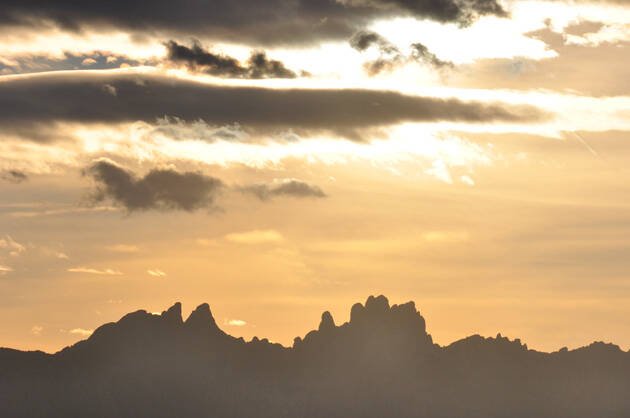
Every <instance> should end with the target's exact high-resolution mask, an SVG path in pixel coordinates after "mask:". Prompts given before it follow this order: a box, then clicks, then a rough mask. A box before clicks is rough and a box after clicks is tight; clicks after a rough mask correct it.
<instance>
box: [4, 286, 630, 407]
mask: <svg viewBox="0 0 630 418" xmlns="http://www.w3.org/2000/svg"><path fill="white" fill-rule="evenodd" d="M33 388H36V390H34V389H33ZM627 393H630V352H625V351H622V350H621V349H620V348H619V347H618V346H616V345H614V344H610V343H603V342H595V343H592V344H590V345H588V346H585V347H581V348H578V349H575V350H568V349H565V348H563V349H560V350H558V351H555V352H552V353H545V352H540V351H536V350H531V349H529V348H528V347H527V345H526V344H523V343H522V342H521V341H520V339H518V338H517V339H514V340H510V339H509V338H506V337H503V336H502V335H501V334H498V335H497V336H496V337H482V336H480V335H472V336H469V337H466V338H463V339H461V340H458V341H456V342H454V343H451V344H449V345H446V346H440V345H438V344H435V343H434V342H433V339H432V337H431V335H430V334H429V333H428V332H427V330H426V322H425V320H424V318H423V316H422V315H421V314H420V312H419V311H418V310H417V309H416V306H415V304H414V303H413V302H407V303H403V304H398V305H396V304H395V305H391V306H390V304H389V301H388V300H387V298H386V297H385V296H383V295H380V296H376V297H375V296H370V297H368V299H367V300H366V301H365V303H364V304H361V303H357V304H354V305H353V306H352V308H351V311H350V320H349V321H348V322H345V323H343V324H340V325H336V324H335V321H334V318H333V317H332V315H331V314H330V312H328V311H325V312H324V313H322V316H321V320H320V323H319V326H318V327H317V328H316V329H314V330H312V331H310V332H308V333H306V335H304V337H296V338H295V340H294V343H293V346H291V347H285V346H282V345H280V344H277V343H272V342H270V341H269V340H268V339H266V338H263V339H259V338H258V337H253V338H252V339H251V340H250V341H249V342H246V341H245V340H244V339H243V338H236V337H233V336H230V335H229V334H227V333H225V332H224V331H222V330H221V329H220V328H219V326H218V325H217V323H216V321H215V319H214V317H213V315H212V311H211V309H210V306H209V305H208V304H207V303H204V304H201V305H199V306H198V307H197V308H196V309H194V310H193V311H192V312H191V313H190V315H189V316H188V317H187V318H186V319H185V320H184V319H183V317H182V307H181V303H179V302H177V303H175V304H174V305H172V306H171V307H170V308H168V309H166V310H164V311H163V312H162V313H161V314H152V313H149V312H147V311H145V310H138V311H135V312H131V313H129V314H126V315H124V316H123V317H122V318H121V319H120V320H118V321H117V322H111V323H107V324H104V325H102V326H100V327H99V328H97V329H96V330H95V331H94V333H93V334H92V335H91V336H90V337H89V338H87V339H86V340H83V341H79V342H77V343H76V344H73V345H71V346H69V347H66V348H64V349H63V350H61V351H59V352H57V353H55V354H46V353H43V352H37V351H35V352H20V351H17V350H11V349H6V348H5V349H0V404H6V405H9V408H8V411H9V412H10V415H9V416H11V417H29V418H32V417H39V416H41V417H50V416H52V417H75V416H76V417H82V416H95V417H100V416H102V417H110V416H122V417H127V416H128V417H132V416H134V417H135V416H157V417H188V416H190V417H193V416H195V417H196V416H224V417H243V416H261V417H267V416H269V417H272V416H273V417H277V416H304V417H320V416H322V417H323V416H326V417H335V416H339V417H353V416H365V417H382V416H428V417H453V416H458V417H464V418H467V417H482V416H483V417H504V416H505V417H508V416H509V417H531V416H537V417H550V418H551V417H553V418H558V417H589V418H590V417H592V416H602V417H607V416H610V417H613V416H614V417H616V416H627V415H628V413H630V400H627V399H626V398H627V396H626V394H627ZM454 399H457V402H454ZM42 405H43V406H42ZM50 408H53V409H54V411H55V412H54V413H53V414H52V415H51V412H50V411H51V409H50ZM57 411H58V412H57ZM418 411H423V413H422V414H420V415H419V413H418Z"/></svg>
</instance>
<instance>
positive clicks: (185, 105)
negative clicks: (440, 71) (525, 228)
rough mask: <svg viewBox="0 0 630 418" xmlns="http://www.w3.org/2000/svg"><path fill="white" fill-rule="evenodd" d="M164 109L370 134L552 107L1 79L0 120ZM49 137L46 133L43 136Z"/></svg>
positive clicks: (149, 79) (60, 78)
mask: <svg viewBox="0 0 630 418" xmlns="http://www.w3.org/2000/svg"><path fill="white" fill-rule="evenodd" d="M164 116H172V117H177V118H179V119H181V120H183V121H188V122H189V121H198V120H203V121H205V122H206V123H208V124H210V125H214V126H226V125H232V124H235V123H237V124H239V126H242V127H243V129H250V130H254V131H256V132H260V133H265V132H267V133H269V132H272V133H273V132H278V131H287V130H291V131H292V132H294V133H295V134H297V135H300V136H303V135H305V134H310V133H313V132H318V133H327V132H328V133H332V134H335V135H337V136H343V137H345V138H349V139H353V140H365V139H367V138H368V135H366V133H370V132H372V131H374V130H375V129H376V130H378V129H379V128H382V127H385V126H389V125H394V124H398V123H403V122H438V121H457V122H470V123H490V122H508V123H515V122H537V121H541V120H545V119H547V118H549V117H550V115H549V114H548V113H546V112H544V111H542V110H540V109H538V108H536V107H533V106H529V105H511V104H510V105H508V104H502V103H480V102H463V101H461V100H458V99H442V98H434V97H419V96H409V95H404V94H401V93H397V92H391V91H375V90H363V89H298V88H296V89H273V88H262V87H241V86H238V87H235V86H222V85H213V84H207V83H199V82H195V81H191V80H182V79H177V78H172V77H167V76H164V75H151V74H138V73H120V72H112V73H102V72H98V73H92V72H89V71H86V72H76V71H75V72H73V73H72V74H68V73H59V74H55V73H48V74H42V75H34V76H29V77H16V78H12V79H9V80H6V81H4V82H2V83H0V128H3V129H6V130H9V131H10V130H13V131H14V132H17V131H18V130H19V129H26V127H29V126H31V125H32V124H33V123H37V124H43V125H51V124H54V122H56V121H70V122H82V123H101V122H102V123H107V122H110V123H116V122H133V121H138V120H140V121H146V122H150V123H155V122H156V121H157V120H158V119H159V118H163V117H164ZM38 139H39V140H44V138H38Z"/></svg>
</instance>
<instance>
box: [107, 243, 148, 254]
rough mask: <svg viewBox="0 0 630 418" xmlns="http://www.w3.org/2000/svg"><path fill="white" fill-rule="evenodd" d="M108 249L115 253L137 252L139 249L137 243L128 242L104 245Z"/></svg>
mask: <svg viewBox="0 0 630 418" xmlns="http://www.w3.org/2000/svg"><path fill="white" fill-rule="evenodd" d="M105 248H106V249H107V250H108V251H113V252H117V253H137V252H139V251H140V247H138V246H137V245H129V244H116V245H110V246H107V247H105Z"/></svg>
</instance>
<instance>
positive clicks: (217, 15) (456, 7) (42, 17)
mask: <svg viewBox="0 0 630 418" xmlns="http://www.w3.org/2000/svg"><path fill="white" fill-rule="evenodd" d="M483 15H495V16H501V17H505V16H507V13H506V11H505V10H504V9H503V8H502V6H501V5H500V4H499V3H498V2H497V0H265V1H260V0H214V1H211V2H208V1H205V0H181V1H179V2H177V3H176V4H175V3H173V2H172V1H167V0H155V1H152V2H151V3H150V5H149V4H147V3H146V2H145V1H141V0H125V1H122V0H112V1H108V2H76V1H73V0H5V1H3V3H2V7H1V8H0V25H3V26H16V25H30V26H33V27H37V28H41V26H42V24H43V22H53V23H54V24H55V25H56V26H59V27H62V28H64V29H65V30H71V31H81V30H87V29H90V30H94V29H112V28H117V29H123V30H129V31H134V32H144V33H150V32H156V31H159V32H163V33H165V32H168V33H174V34H180V35H184V36H190V35H194V36H198V37H200V36H204V37H211V38H215V39H224V40H228V41H246V42H251V43H255V44H296V43H309V42H317V41H320V40H326V39H347V37H349V36H350V35H351V34H352V33H354V32H355V31H356V30H357V29H359V28H362V27H365V26H366V25H367V24H368V23H369V22H371V21H374V20H376V19H382V18H386V17H393V16H401V17H404V16H412V17H416V18H420V19H430V20H433V21H437V22H442V23H455V24H458V25H461V26H466V25H469V24H470V23H471V22H473V21H474V20H475V19H477V18H478V17H479V16H483Z"/></svg>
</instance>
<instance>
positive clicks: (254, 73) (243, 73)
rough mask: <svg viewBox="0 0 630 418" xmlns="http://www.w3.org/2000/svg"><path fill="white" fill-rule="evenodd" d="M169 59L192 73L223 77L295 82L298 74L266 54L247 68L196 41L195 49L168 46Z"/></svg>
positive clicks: (171, 43)
mask: <svg viewBox="0 0 630 418" xmlns="http://www.w3.org/2000/svg"><path fill="white" fill-rule="evenodd" d="M166 49H167V59H168V60H170V61H172V62H174V63H178V64H184V65H185V66H186V67H188V68H189V69H190V70H193V71H199V72H204V73H207V74H211V75H215V76H220V77H233V78H252V79H258V78H295V77H297V74H296V73H295V72H293V71H291V70H290V69H288V68H286V67H285V66H284V64H283V63H282V62H280V61H276V60H271V59H269V58H267V55H266V54H265V52H261V51H254V52H252V54H251V56H250V57H249V59H248V60H247V63H246V65H245V66H243V65H242V64H241V63H240V62H239V61H238V60H237V59H235V58H232V57H229V56H227V55H222V54H215V53H212V52H210V51H208V50H206V49H204V48H203V47H202V46H201V43H200V42H199V41H194V42H193V45H192V46H191V47H187V46H185V45H180V44H178V43H177V42H175V41H169V42H167V43H166Z"/></svg>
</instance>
